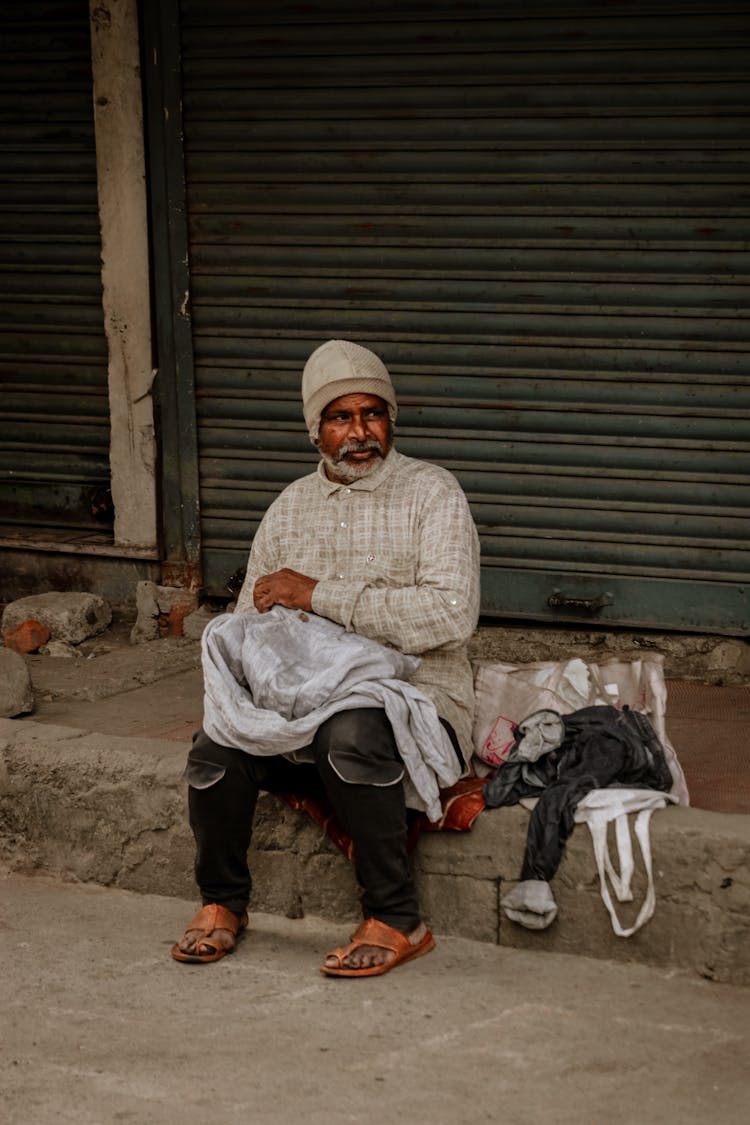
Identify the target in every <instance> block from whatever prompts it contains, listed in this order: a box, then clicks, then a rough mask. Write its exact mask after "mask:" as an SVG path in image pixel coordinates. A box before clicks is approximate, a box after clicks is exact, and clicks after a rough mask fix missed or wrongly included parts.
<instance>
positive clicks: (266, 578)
mask: <svg viewBox="0 0 750 1125" xmlns="http://www.w3.org/2000/svg"><path fill="white" fill-rule="evenodd" d="M317 584H318V580H317V578H308V577H307V575H306V574H300V573H299V572H298V571H296V570H290V569H289V567H286V566H285V567H284V568H283V570H276V571H274V573H273V574H264V575H262V576H261V577H260V578H258V579H257V580H256V582H255V586H254V587H253V603H254V605H255V608H256V609H257V610H258V612H259V613H267V612H268V610H269V609H271V607H272V606H275V605H283V606H286V607H287V609H304V610H306V611H307V612H308V613H310V612H312V592H313V590H314V589H315V587H316V586H317Z"/></svg>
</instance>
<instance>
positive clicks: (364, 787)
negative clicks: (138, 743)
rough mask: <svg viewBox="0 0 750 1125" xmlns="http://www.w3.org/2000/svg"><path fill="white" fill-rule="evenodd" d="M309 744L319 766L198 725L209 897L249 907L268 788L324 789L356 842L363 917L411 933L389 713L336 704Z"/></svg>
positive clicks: (411, 900) (413, 920) (195, 777)
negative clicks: (257, 822) (239, 745)
mask: <svg viewBox="0 0 750 1125" xmlns="http://www.w3.org/2000/svg"><path fill="white" fill-rule="evenodd" d="M445 726H446V728H447V729H448V733H449V735H450V736H451V741H452V742H453V744H454V746H455V748H456V752H457V753H458V745H457V743H456V739H455V735H454V733H453V731H452V730H451V729H450V728H449V727H448V724H445ZM310 748H311V750H312V753H313V756H314V761H315V764H306V763H303V764H296V763H293V762H290V761H288V759H286V758H284V757H282V756H271V757H268V756H265V755H264V756H260V755H258V756H256V755H253V754H248V753H246V752H245V751H243V750H234V749H232V748H230V747H226V746H220V745H219V744H218V743H216V742H213V741H212V740H211V739H210V738H209V737H208V735H207V734H206V733H205V732H204V731H202V730H201V731H199V732H198V733H197V735H196V736H195V738H194V740H193V748H192V750H191V751H190V754H189V755H188V764H187V768H186V771H185V777H186V779H187V781H188V783H189V809H190V825H191V827H192V830H193V834H194V836H195V842H196V861H195V876H196V881H197V883H198V886H199V888H200V892H201V896H202V899H203V902H204V903H209V902H218V903H220V904H221V905H222V906H225V907H227V908H228V909H229V910H233V911H235V912H236V913H241V912H242V911H243V910H245V909H246V907H247V904H248V901H249V898H250V890H251V885H252V882H251V876H250V871H249V868H248V863H247V852H248V848H249V846H250V838H251V833H252V822H253V816H254V813H255V805H256V802H257V799H258V794H259V792H260V791H261V790H265V791H267V792H271V793H273V792H288V793H296V794H300V795H307V796H316V797H321V796H327V797H328V799H329V801H330V803H331V805H332V806H333V809H334V811H335V812H336V815H337V816H338V818H339V820H340V821H341V823H342V825H343V826H344V828H345V829H346V831H347V832H348V833H349V835H350V836H351V838H352V841H353V843H354V862H355V869H356V874H357V880H358V882H359V884H360V886H361V888H362V911H363V915H364V917H366V918H369V917H374V918H377V919H379V920H380V921H382V922H385V923H386V924H387V925H389V926H393V927H394V929H397V930H400V931H402V932H403V933H408V932H409V931H410V930H412V929H414V927H415V926H416V925H417V924H418V922H419V920H420V915H419V907H418V904H417V896H416V892H415V889H414V883H413V880H412V877H411V873H410V869H409V863H408V858H407V850H406V838H407V816H406V806H405V803H404V790H403V784H402V780H401V779H402V777H403V773H404V766H403V763H402V762H401V759H400V757H399V754H398V749H397V746H396V740H395V738H394V736H393V731H392V729H391V725H390V723H389V722H388V719H387V717H386V714H385V711H384V710H383V709H382V708H379V707H366V708H358V709H356V710H351V711H341V712H338V713H337V714H335V715H332V716H331V718H329V719H327V720H326V722H324V723H323V724H322V725H321V726H320V727H319V728H318V731H317V733H316V735H315V738H314V739H313V742H312V743H311V747H310Z"/></svg>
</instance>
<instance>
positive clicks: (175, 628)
mask: <svg viewBox="0 0 750 1125" xmlns="http://www.w3.org/2000/svg"><path fill="white" fill-rule="evenodd" d="M197 608H198V597H197V595H196V594H194V593H191V592H190V591H189V590H185V589H183V587H182V586H158V585H157V584H156V583H155V582H139V583H138V584H137V587H136V611H137V617H136V622H135V625H134V626H133V629H132V631H131V634H130V640H131V642H132V643H133V644H143V643H145V642H146V641H154V640H156V639H157V637H163V636H173V637H181V636H182V635H183V623H184V620H185V618H186V617H187V616H188V615H189V614H192V613H194V612H195V611H196V609H197Z"/></svg>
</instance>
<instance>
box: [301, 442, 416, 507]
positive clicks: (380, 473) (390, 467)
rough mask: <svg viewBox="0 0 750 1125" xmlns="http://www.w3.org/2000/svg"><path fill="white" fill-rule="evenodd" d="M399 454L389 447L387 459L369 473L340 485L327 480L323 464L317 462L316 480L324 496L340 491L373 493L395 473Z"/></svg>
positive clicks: (337, 482)
mask: <svg viewBox="0 0 750 1125" xmlns="http://www.w3.org/2000/svg"><path fill="white" fill-rule="evenodd" d="M400 457H401V454H400V453H397V452H396V450H395V449H394V448H393V447H391V450H390V452H389V453H388V455H387V457H386V458H385V459H384V460H383V461H381V462H380V464H379V465H377V466H376V467H375V468H374V469H373V470H372V472H371V473H367V474H366V475H365V476H363V477H360V478H359V480H354V481H351V483H349V484H341V483H339V481H335V480H329V479H328V477H327V476H326V472H325V462H323V461H320V462H318V470H317V471H318V480H319V481H320V483H321V485H322V488H323V491H324V492H325V494H326V496H332V495H333V494H334V492H340V491H341V489H350V490H351V491H352V492H374V491H375V489H376V488H380V486H381V484H384V483H385V481H387V480H388V478H389V477H390V476H391V474H392V473H393V472H394V471H395V469H396V465H397V464H398V461H399V458H400Z"/></svg>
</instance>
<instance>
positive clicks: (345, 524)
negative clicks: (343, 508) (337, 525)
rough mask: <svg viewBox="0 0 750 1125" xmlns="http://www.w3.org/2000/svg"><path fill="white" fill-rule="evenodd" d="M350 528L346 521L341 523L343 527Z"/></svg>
mask: <svg viewBox="0 0 750 1125" xmlns="http://www.w3.org/2000/svg"><path fill="white" fill-rule="evenodd" d="M348 526H349V524H348V523H347V522H346V520H342V521H341V527H348Z"/></svg>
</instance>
